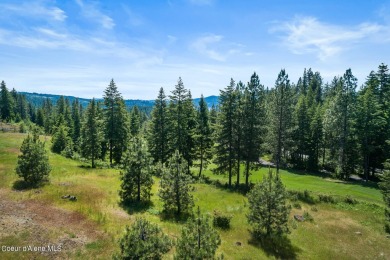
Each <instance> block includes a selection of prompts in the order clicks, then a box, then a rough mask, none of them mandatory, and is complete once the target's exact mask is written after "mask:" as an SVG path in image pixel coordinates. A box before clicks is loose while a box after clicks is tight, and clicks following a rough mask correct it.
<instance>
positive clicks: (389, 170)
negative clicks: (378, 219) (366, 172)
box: [379, 161, 390, 234]
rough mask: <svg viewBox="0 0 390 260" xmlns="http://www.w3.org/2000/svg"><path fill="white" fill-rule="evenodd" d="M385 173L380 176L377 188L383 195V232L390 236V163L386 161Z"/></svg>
mask: <svg viewBox="0 0 390 260" xmlns="http://www.w3.org/2000/svg"><path fill="white" fill-rule="evenodd" d="M384 166H385V171H384V173H383V175H382V178H381V182H380V183H379V188H380V189H381V191H382V194H383V201H384V202H385V206H386V208H385V231H386V232H387V233H389V234H390V161H386V162H385V164H384Z"/></svg>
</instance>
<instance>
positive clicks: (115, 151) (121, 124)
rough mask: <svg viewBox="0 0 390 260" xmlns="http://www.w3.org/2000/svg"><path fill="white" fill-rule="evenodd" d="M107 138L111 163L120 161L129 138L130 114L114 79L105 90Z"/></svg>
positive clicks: (105, 132)
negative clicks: (128, 114)
mask: <svg viewBox="0 0 390 260" xmlns="http://www.w3.org/2000/svg"><path fill="white" fill-rule="evenodd" d="M103 98H104V119H105V131H104V134H105V138H106V140H107V142H108V149H109V153H110V165H112V164H113V160H114V161H115V162H116V163H120V161H121V158H122V154H123V152H124V151H125V148H126V147H125V143H126V142H125V140H127V138H128V120H127V118H128V116H127V111H126V107H125V103H124V101H123V98H122V96H121V94H120V93H119V91H118V89H117V87H116V85H115V82H114V80H113V79H112V80H111V82H110V84H109V85H108V87H107V88H106V90H105V91H104V96H103Z"/></svg>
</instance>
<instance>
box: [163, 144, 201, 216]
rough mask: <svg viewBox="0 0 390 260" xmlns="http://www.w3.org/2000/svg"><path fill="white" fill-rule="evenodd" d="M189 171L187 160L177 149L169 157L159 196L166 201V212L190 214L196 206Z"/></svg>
mask: <svg viewBox="0 0 390 260" xmlns="http://www.w3.org/2000/svg"><path fill="white" fill-rule="evenodd" d="M186 172H187V162H186V160H184V158H183V157H182V156H181V155H180V154H179V151H177V150H176V151H175V153H174V155H173V156H172V157H171V158H170V159H169V162H168V169H167V171H166V172H164V173H163V175H162V178H161V181H160V190H159V193H158V195H159V197H160V199H161V200H162V201H163V203H164V206H163V208H164V212H166V213H175V214H176V215H178V216H179V215H181V214H188V213H190V212H191V211H192V207H193V206H194V202H193V198H192V195H191V194H190V190H191V186H190V182H191V178H190V176H189V175H188V174H186Z"/></svg>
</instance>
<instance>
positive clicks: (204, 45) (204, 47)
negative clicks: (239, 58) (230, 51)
mask: <svg viewBox="0 0 390 260" xmlns="http://www.w3.org/2000/svg"><path fill="white" fill-rule="evenodd" d="M222 38H223V37H222V36H221V35H214V34H212V35H208V36H203V37H200V38H198V39H196V40H195V42H194V43H192V44H191V47H192V48H193V49H194V50H196V51H197V52H198V53H200V54H202V55H205V56H207V57H209V58H210V59H213V60H217V61H225V60H226V56H225V55H223V54H221V53H219V52H218V51H216V50H215V49H212V48H211V47H210V45H212V44H215V43H219V42H220V41H221V40H222Z"/></svg>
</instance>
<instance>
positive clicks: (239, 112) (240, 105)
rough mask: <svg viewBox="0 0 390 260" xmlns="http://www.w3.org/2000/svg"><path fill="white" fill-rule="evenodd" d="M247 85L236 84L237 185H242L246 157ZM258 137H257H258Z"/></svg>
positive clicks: (234, 133)
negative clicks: (242, 163) (243, 164)
mask: <svg viewBox="0 0 390 260" xmlns="http://www.w3.org/2000/svg"><path fill="white" fill-rule="evenodd" d="M245 88H246V86H245V85H244V83H242V82H241V81H239V82H238V83H237V85H236V89H235V91H234V98H235V109H234V111H233V118H232V120H233V126H232V127H233V154H234V159H235V162H234V165H235V167H234V171H233V174H235V175H236V186H237V187H238V186H239V185H240V176H241V160H242V159H243V158H244V151H243V150H244V141H245V140H246V137H245V136H244V134H245V133H244V122H246V119H245V118H244V116H245V112H246V111H245V110H244V109H245V106H244V105H245V96H244V91H245ZM256 139H257V138H256Z"/></svg>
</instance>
